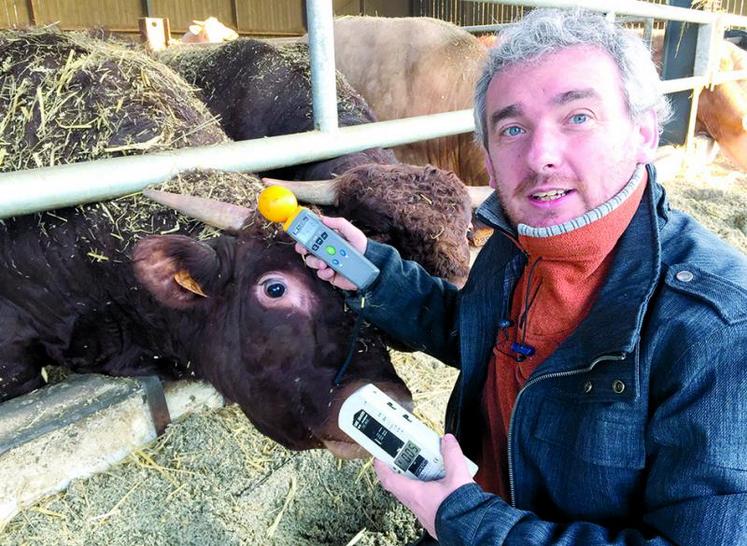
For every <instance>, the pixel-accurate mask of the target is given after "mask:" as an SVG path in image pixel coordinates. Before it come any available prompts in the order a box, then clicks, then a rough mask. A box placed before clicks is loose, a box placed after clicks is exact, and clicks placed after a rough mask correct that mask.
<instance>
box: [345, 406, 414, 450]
mask: <svg viewBox="0 0 747 546" xmlns="http://www.w3.org/2000/svg"><path fill="white" fill-rule="evenodd" d="M353 426H354V427H355V428H357V429H358V430H360V431H362V432H363V434H365V435H366V436H368V437H369V438H370V439H371V440H372V441H373V442H374V443H376V444H377V445H378V446H381V448H382V449H383V450H384V451H386V452H387V453H388V454H389V455H391V456H392V457H396V456H397V452H398V451H399V450H400V448H401V447H402V446H403V445H404V443H405V442H403V441H402V440H401V439H400V438H399V437H398V436H397V435H396V434H393V433H392V432H391V431H390V430H389V429H388V428H386V427H385V426H384V425H382V424H381V423H379V422H378V421H377V420H376V419H374V418H373V417H371V416H370V415H369V414H368V413H367V412H366V410H360V411H359V412H358V413H356V414H355V417H354V418H353Z"/></svg>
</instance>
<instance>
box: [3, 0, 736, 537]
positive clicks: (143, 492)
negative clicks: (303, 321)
mask: <svg viewBox="0 0 747 546" xmlns="http://www.w3.org/2000/svg"><path fill="white" fill-rule="evenodd" d="M318 3H323V2H314V1H311V0H308V1H306V2H304V1H301V0H231V1H228V0H202V1H200V2H197V3H195V2H188V1H186V0H185V1H179V0H176V1H173V2H159V1H156V0H148V1H145V2H143V1H141V0H132V1H126V2H117V3H114V4H116V5H111V6H109V5H106V6H102V5H101V4H100V3H98V2H93V1H92V2H88V1H83V2H75V3H71V2H63V1H58V2H41V1H39V0H4V2H3V3H2V4H0V28H4V29H17V28H26V27H29V26H32V27H38V26H46V25H52V24H54V25H56V26H57V27H58V28H59V29H60V30H62V31H63V32H73V31H88V30H90V29H92V28H95V29H98V31H99V32H104V33H113V34H115V35H117V36H118V37H121V38H122V39H124V40H127V41H130V42H131V43H132V44H133V47H143V48H144V47H146V45H145V44H150V45H149V46H148V47H150V48H151V49H158V48H160V47H165V48H167V47H182V46H181V45H169V42H177V41H181V40H182V37H183V36H184V35H185V34H187V33H190V32H192V33H193V34H195V33H196V32H199V31H200V29H199V28H197V27H195V21H196V22H198V23H199V22H204V21H206V20H207V19H208V18H209V17H215V18H217V19H218V20H220V21H221V22H222V23H223V24H224V25H225V27H227V28H228V29H230V30H232V31H234V32H235V33H236V34H237V36H239V37H254V38H260V39H263V40H265V39H266V40H271V41H273V42H274V43H285V42H295V41H298V40H300V39H302V37H303V36H304V34H306V32H307V31H308V30H309V22H310V21H309V13H310V12H309V11H308V10H309V9H310V7H309V6H311V5H313V4H318ZM324 3H326V4H329V6H327V7H331V8H332V10H331V12H333V13H334V15H335V16H345V15H368V16H378V17H432V18H437V19H441V20H444V21H448V22H450V23H452V24H454V25H457V26H461V27H465V28H466V29H468V30H469V31H470V32H472V33H474V34H476V35H482V34H487V35H489V34H491V33H493V32H495V31H496V28H497V26H496V25H500V24H502V23H505V22H508V21H510V20H512V19H514V18H516V17H520V16H521V15H522V14H523V10H524V9H530V8H527V7H522V6H517V5H502V4H498V3H492V2H467V1H465V2H460V1H446V0H412V1H408V2H404V1H398V0H334V1H330V2H324ZM652 3H654V4H657V5H664V4H666V3H667V2H666V1H665V0H656V1H655V2H652ZM681 4H682V3H679V4H677V5H681ZM685 4H687V6H686V7H689V4H690V3H689V2H685ZM706 4H708V5H706V6H705V9H706V10H712V11H713V12H714V13H716V12H718V13H722V12H723V13H729V14H733V15H735V16H747V5H746V4H747V2H745V1H744V0H728V1H727V0H724V1H722V2H715V3H713V4H711V3H706ZM670 5H675V3H674V2H670ZM693 7H696V6H693ZM700 7H701V9H702V8H703V6H702V5H701V6H700ZM665 21H666V20H665V19H664V18H657V19H651V18H649V19H647V20H645V21H644V20H642V19H641V18H634V19H633V20H631V22H630V24H631V26H635V27H636V28H638V29H640V31H641V32H643V33H644V35H646V36H648V37H649V38H650V39H653V37H654V36H655V35H657V33H658V34H659V35H660V36H662V38H663V31H664V29H665V28H668V29H669V27H668V26H666V25H665ZM197 26H198V27H199V25H197ZM680 26H681V27H682V28H681V29H679V30H676V29H674V25H672V30H668V32H669V33H670V34H669V36H670V37H671V38H663V39H664V40H665V41H667V40H668V39H670V40H671V43H672V45H671V46H670V47H669V49H665V56H666V54H667V53H668V54H669V55H670V57H671V60H669V61H668V62H667V64H665V67H664V70H665V74H669V77H670V78H677V77H690V75H692V73H693V62H695V57H696V51H695V49H693V51H691V52H690V57H691V58H690V60H689V61H682V60H681V59H679V58H677V59H675V57H677V54H678V53H677V52H678V51H681V50H680V49H679V46H678V45H675V44H679V43H680V42H681V40H682V36H683V35H684V34H685V32H686V31H688V29H687V28H685V27H686V25H680ZM190 27H193V28H190ZM734 28H740V27H738V26H735V27H734ZM741 28H744V27H741ZM695 34H696V35H697V32H696V33H695ZM221 39H222V38H221ZM196 47H200V46H196ZM693 47H694V46H693ZM682 51H684V50H682ZM683 55H684V53H683ZM662 62H663V63H664V62H665V61H664V60H663V61H662ZM688 62H689V66H688V67H687V68H686V69H685V70H684V72H683V67H682V63H688ZM687 70H689V71H690V72H689V74H688V73H687ZM7 72H8V68H7V67H2V68H1V69H0V78H3V77H5V76H6V75H7ZM741 86H742V89H743V93H744V96H745V100H747V80H742V81H741ZM0 87H2V82H0ZM675 94H676V95H677V96H678V99H677V100H678V101H680V102H681V104H680V105H679V106H678V107H677V117H676V119H675V120H674V122H673V125H672V126H671V127H670V128H669V132H668V133H667V135H666V138H667V142H668V147H667V148H666V149H662V153H661V158H662V163H661V165H662V170H665V171H666V172H667V174H666V176H665V180H664V185H665V187H666V189H667V192H668V195H669V198H670V200H671V202H672V204H673V206H675V207H676V208H679V209H682V210H684V211H686V212H688V213H690V214H692V215H693V216H694V217H695V218H696V219H697V220H698V221H699V222H701V223H702V224H704V225H705V226H706V227H708V228H709V229H711V230H712V231H714V232H715V233H717V234H718V235H719V236H720V237H722V238H724V239H725V240H727V241H728V242H729V243H730V244H732V245H734V246H735V247H737V248H739V249H740V250H742V251H743V252H745V253H747V167H745V162H747V157H739V156H737V157H735V156H734V155H728V154H725V153H723V152H720V151H719V148H718V146H717V145H716V147H715V148H714V146H713V143H712V140H710V139H707V137H704V136H699V137H698V138H696V135H695V130H696V127H695V117H694V116H691V108H694V107H692V101H691V100H690V97H689V95H690V94H691V92H690V91H689V90H687V91H685V90H682V89H679V90H677V91H676V92H675ZM683 101H684V102H683ZM17 115H19V116H23V115H26V113H24V112H23V111H21V110H19V111H18V112H17ZM466 117H469V116H466ZM3 119H4V114H2V113H1V112H0V123H3V121H2V120H3ZM746 119H747V118H746ZM745 130H747V127H745ZM49 136H50V139H51V140H50V142H55V140H54V139H55V137H54V135H49ZM15 138H16V140H18V141H20V140H22V138H21V137H20V136H17V137H15ZM6 139H7V137H6ZM194 144H195V145H197V144H199V142H195V143H194ZM377 145H378V144H377ZM10 148H11V146H10V145H9V143H8V142H6V141H3V140H0V177H2V176H3V175H5V174H12V173H14V172H15V171H19V170H21V169H32V168H35V167H41V166H49V165H47V164H44V163H43V162H42V163H39V161H38V157H35V156H34V154H33V153H31V152H30V151H29V150H17V151H15V152H14V153H10ZM150 148H152V149H150ZM150 151H159V148H158V143H157V142H154V143H152V146H150V147H149V149H140V150H137V154H138V155H140V154H141V153H143V152H150ZM290 153H291V151H289V152H288V154H290ZM142 157H145V156H142ZM86 159H89V158H87V157H84V156H80V157H76V158H75V161H85V160H86ZM254 182H256V180H255V181H254ZM2 183H3V180H2V178H0V187H2ZM201 183H202V182H201ZM206 183H208V184H209V180H208V181H207V182H206ZM169 184H170V186H169V188H170V189H172V191H182V192H185V193H189V192H192V193H195V192H196V193H201V192H202V193H211V190H209V189H202V190H200V191H196V190H194V186H193V184H194V182H193V181H189V180H187V181H184V180H181V179H179V177H177V178H173V179H172V180H171V182H169ZM185 184H186V185H187V186H189V187H188V188H187V189H186V190H185V187H184V185H185ZM242 187H244V186H242ZM121 193H127V194H128V196H126V197H123V198H122V197H117V198H115V201H114V202H115V203H119V205H121V206H122V207H123V210H124V208H127V209H128V210H131V211H136V210H139V211H140V212H139V213H137V212H133V214H132V216H133V217H134V218H136V219H137V217H138V214H145V213H146V212H144V210H145V207H147V206H151V205H146V201H145V200H143V199H142V196H140V195H139V194H138V190H135V189H131V190H128V191H127V192H121ZM110 197H111V196H110ZM221 197H222V199H223V200H225V201H231V202H234V203H237V204H243V205H249V204H251V202H250V198H249V197H247V194H246V193H245V192H236V193H235V194H234V193H230V192H229V193H228V194H222V195H221ZM121 199H125V200H127V201H126V203H124V204H123V201H122V200H121ZM92 206H98V205H92ZM104 206H106V205H104ZM14 214H19V213H17V212H9V213H7V215H8V216H12V215H14ZM118 217H119V216H118ZM0 221H1V220H0ZM182 221H183V222H185V223H186V222H189V221H190V220H189V219H188V218H183V220H182ZM213 234H214V233H213V231H212V228H209V227H206V228H205V233H204V237H206V238H207V237H211V236H212V235H213ZM473 252H474V253H476V252H479V249H473ZM390 354H391V357H392V361H393V363H394V365H395V368H396V370H397V373H398V375H399V376H400V377H401V378H402V379H403V380H404V382H405V383H406V384H407V386H408V387H409V389H410V390H411V391H412V393H413V400H414V403H415V410H414V413H415V414H416V415H417V416H418V417H419V418H420V419H422V420H423V421H424V422H425V423H426V424H428V425H429V426H431V427H432V428H433V429H435V430H437V431H439V432H442V431H443V416H444V413H445V409H446V404H447V401H448V397H449V394H450V392H451V388H452V386H453V384H454V382H455V380H456V377H457V372H456V371H455V370H453V369H451V368H449V367H447V366H445V365H444V364H442V363H440V362H438V361H437V360H435V359H433V358H432V357H430V356H428V355H425V354H422V353H405V352H399V351H397V350H395V349H390ZM45 373H46V375H47V377H48V380H49V383H50V385H55V384H58V383H59V382H65V381H69V376H68V374H67V373H66V372H65V371H64V370H61V369H60V368H59V367H55V366H50V367H49V368H48V369H47V370H46V371H45ZM112 381H113V384H116V383H117V381H119V380H112ZM125 381H127V380H125ZM128 385H129V383H128ZM107 388H109V387H107ZM117 388H119V387H117ZM143 388H144V387H142V386H141V385H140V384H137V385H135V386H133V387H132V388H130V387H127V388H126V389H125V391H126V393H127V394H124V395H121V396H124V397H134V398H137V399H138V400H140V402H141V406H142V400H143V399H144V398H143V396H146V395H143V391H142V390H141V389H143ZM125 391H122V392H125ZM117 392H120V391H117ZM185 392H186V395H185V396H186V397H187V398H188V399H189V401H190V402H191V403H188V402H185V403H184V405H185V408H186V409H184V410H182V411H176V410H174V411H172V412H171V413H172V416H176V415H179V417H178V418H176V417H175V418H174V420H173V422H171V423H169V424H168V425H167V426H165V424H164V426H165V430H163V431H162V433H161V434H160V435H158V436H157V437H156V430H158V428H159V427H158V426H157V424H155V423H153V422H152V420H153V419H152V414H151V413H149V411H143V410H142V407H139V409H138V412H140V413H139V414H138V415H140V414H142V415H143V416H144V417H142V418H143V419H145V421H143V422H142V423H140V424H139V425H137V427H142V428H144V429H147V431H146V432H144V433H143V434H142V435H141V436H139V437H138V438H139V440H138V442H139V444H138V443H137V442H136V444H137V445H130V446H129V447H128V448H127V449H126V450H125V451H122V449H123V448H119V447H118V448H117V449H111V446H107V445H98V446H96V445H94V448H96V449H100V450H101V454H102V455H101V458H102V459H103V458H107V457H110V458H111V459H112V461H111V462H107V464H106V465H105V466H103V467H97V469H96V472H95V473H91V472H89V473H86V472H80V473H79V474H76V475H75V476H73V477H72V478H60V477H59V476H56V477H55V478H54V479H50V480H47V482H46V483H44V484H43V485H39V484H38V483H35V482H37V481H39V480H38V479H37V478H36V477H34V478H31V477H27V478H24V480H23V481H22V482H21V483H20V484H17V485H14V486H13V487H14V488H15V489H11V488H7V487H6V489H4V490H3V489H2V487H3V486H2V485H1V482H3V480H2V479H0V492H1V493H2V494H1V495H0V497H3V498H0V507H2V509H0V542H2V543H4V544H5V543H7V544H19V545H20V544H28V545H47V544H61V545H63V544H64V545H68V544H69V545H78V544H80V545H83V544H85V545H89V544H111V545H119V544H122V545H129V544H200V545H203V544H237V545H238V544H278V545H285V544H293V545H296V544H298V545H318V544H329V545H338V544H339V545H346V546H353V545H354V544H359V545H368V546H374V545H376V546H383V545H396V544H406V543H408V542H409V541H412V540H414V539H415V538H416V537H417V536H418V533H419V527H418V525H417V522H416V520H415V519H414V517H413V516H412V515H411V514H410V513H409V512H408V511H407V510H406V509H404V508H403V507H402V506H401V505H399V503H398V502H397V501H396V500H395V499H394V498H392V497H391V496H390V495H388V494H387V493H386V492H384V491H383V490H382V489H381V488H380V486H379V485H378V484H377V481H376V477H375V474H374V472H373V468H372V464H371V460H370V459H364V460H354V461H343V460H340V459H336V458H334V457H333V456H332V455H331V454H330V453H329V452H327V451H324V450H311V451H301V452H296V451H292V450H289V449H286V448H284V447H282V446H281V445H280V444H278V443H276V442H274V441H272V440H270V439H269V438H267V437H266V436H264V435H262V434H261V433H260V432H258V431H257V430H256V428H254V426H252V424H251V423H250V422H249V421H248V420H247V418H246V417H245V416H244V414H243V413H242V412H241V411H240V410H239V409H238V408H237V407H236V406H235V405H227V406H224V405H223V401H222V399H220V397H217V396H216V393H215V391H212V390H210V389H208V390H207V391H200V392H196V391H191V390H187V391H185ZM146 397H147V396H146ZM11 402H12V401H11ZM7 403H8V402H6V404H7ZM79 403H80V404H83V405H85V403H86V400H85V396H84V397H82V398H81V399H80V400H78V399H76V400H75V401H74V403H73V405H74V406H75V408H76V409H75V410H74V411H79V410H78V409H77V408H78V407H79V406H78V405H77V404H79ZM41 404H42V406H43V404H44V402H41ZM146 405H147V404H146ZM37 411H38V413H39V415H43V416H44V419H47V420H48V422H49V423H51V425H50V427H49V429H48V430H47V429H45V430H43V431H42V432H40V433H39V435H37V436H36V437H35V438H34V441H39V439H40V438H41V439H42V440H43V441H44V442H46V443H45V444H43V445H42V447H41V448H39V451H38V453H41V455H39V454H37V455H33V456H32V455H27V454H25V455H24V456H23V457H21V458H20V459H19V457H18V456H17V452H16V454H15V455H14V453H13V452H14V450H18V449H19V447H23V441H21V440H19V438H22V437H23V436H22V435H21V434H20V429H19V428H18V427H17V426H15V425H13V423H9V424H6V423H8V421H7V420H6V421H3V419H4V410H3V405H0V476H4V475H5V476H11V475H13V474H20V472H19V468H26V467H28V468H32V469H33V475H34V476H43V475H44V473H45V472H49V470H48V468H50V467H54V466H55V465H56V464H58V463H57V461H55V460H40V457H44V456H45V453H55V454H59V455H57V456H59V457H60V458H61V459H65V460H67V459H75V458H76V457H78V456H79V455H78V451H76V450H78V449H80V448H79V446H81V445H83V444H84V442H82V440H81V436H85V435H87V434H88V433H89V432H87V431H90V430H91V429H89V428H88V427H93V428H102V427H103V428H106V427H107V426H108V425H107V424H106V421H105V420H104V421H97V422H94V421H88V422H86V423H84V424H83V426H82V427H81V428H69V427H68V428H66V427H67V425H69V424H70V423H69V419H71V418H70V417H69V416H67V414H66V416H65V417H64V419H62V418H60V419H56V417H59V415H58V416H55V415H54V414H51V415H45V410H42V409H39V410H37ZM59 411H62V410H61V409H60V410H59ZM123 415H124V414H116V413H112V414H111V415H110V416H109V417H108V418H109V419H112V420H118V419H129V418H130V417H126V416H125V417H123ZM90 417H91V416H90V415H88V414H86V415H85V416H83V417H81V418H80V420H81V421H85V419H88V418H90ZM139 418H140V417H139ZM38 419H41V417H38ZM66 419H67V421H65V420H66ZM133 423H134V421H133ZM14 427H15V428H14ZM137 427H136V426H135V425H133V426H132V427H130V429H131V430H130V431H129V432H127V431H125V432H124V433H123V434H128V433H132V434H133V436H134V435H135V432H134V430H135V428H137ZM14 438H15V440H14ZM100 442H107V440H100ZM34 449H36V447H35V448H34ZM115 452H116V453H115ZM110 453H115V454H114V455H110ZM32 457H34V460H31V458H32ZM94 458H95V457H94ZM59 464H60V465H63V461H62V460H61V461H60V462H59ZM91 468H93V465H91ZM41 481H44V480H43V479H42V480H41ZM5 483H6V484H9V483H10V481H6V482H5ZM34 487H37V488H38V490H39V491H41V493H39V494H38V495H36V496H34V497H33V498H32V497H28V496H24V494H23V491H26V490H29V489H33V488H34ZM3 510H4V511H3Z"/></svg>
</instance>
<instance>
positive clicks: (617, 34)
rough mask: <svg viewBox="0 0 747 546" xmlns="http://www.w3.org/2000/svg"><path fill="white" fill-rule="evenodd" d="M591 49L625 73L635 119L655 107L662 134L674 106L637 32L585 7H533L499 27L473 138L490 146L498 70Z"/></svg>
mask: <svg viewBox="0 0 747 546" xmlns="http://www.w3.org/2000/svg"><path fill="white" fill-rule="evenodd" d="M576 45H588V46H593V47H598V48H599V49H602V50H604V51H606V52H607V53H609V55H610V56H611V57H612V59H613V60H614V61H615V63H616V64H617V66H618V67H619V69H620V73H621V74H622V83H623V91H624V93H625V99H626V102H627V106H628V111H629V112H630V115H631V118H632V119H634V120H635V119H636V118H637V117H638V116H639V115H640V114H642V113H643V112H646V111H648V110H651V109H653V110H654V111H655V112H656V114H657V118H658V124H659V133H661V131H662V128H663V126H664V124H665V123H666V122H667V120H669V118H670V116H671V106H670V104H669V101H668V100H667V98H666V97H665V96H664V95H663V94H662V93H661V92H660V90H659V86H658V83H659V75H658V74H657V72H656V66H655V65H654V62H653V61H652V59H651V52H650V51H649V49H648V48H647V47H646V45H645V44H644V43H643V41H642V40H641V39H640V38H639V37H638V36H636V35H635V34H634V33H632V32H630V31H628V30H626V29H624V28H622V27H621V26H619V25H617V24H615V23H613V22H611V21H608V20H607V19H605V18H604V17H603V16H601V15H599V14H597V13H594V12H591V11H588V10H582V9H573V10H563V9H550V8H548V9H535V10H533V11H531V12H530V13H529V14H528V15H527V16H526V17H524V18H523V19H521V20H520V21H517V22H516V23H513V24H511V25H508V26H506V27H505V28H503V29H501V32H500V35H499V38H498V44H497V45H496V46H494V47H493V48H491V50H490V52H489V54H488V59H487V61H486V63H485V66H484V68H483V72H482V76H481V77H480V79H479V80H478V81H477V86H476V89H475V109H474V115H475V135H476V137H477V139H478V140H479V141H480V142H481V143H482V145H483V146H485V147H486V148H487V142H488V141H487V138H488V135H487V126H486V108H487V106H486V95H487V92H488V86H489V85H490V81H491V80H492V79H493V77H494V76H495V75H496V73H497V72H500V71H501V70H505V69H506V68H508V67H510V66H512V65H515V64H516V63H520V62H526V61H531V60H534V59H537V58H539V57H541V56H543V55H546V54H548V53H554V52H556V51H559V50H561V49H564V48H566V47H571V46H576Z"/></svg>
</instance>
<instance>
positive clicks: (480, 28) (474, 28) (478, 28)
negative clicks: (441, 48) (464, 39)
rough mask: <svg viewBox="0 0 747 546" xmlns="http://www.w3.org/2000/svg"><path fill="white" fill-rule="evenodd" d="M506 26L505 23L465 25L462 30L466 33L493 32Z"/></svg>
mask: <svg viewBox="0 0 747 546" xmlns="http://www.w3.org/2000/svg"><path fill="white" fill-rule="evenodd" d="M505 26H506V23H496V24H495V25H467V26H464V27H462V30H466V31H467V32H495V31H498V30H501V29H502V28H503V27H505Z"/></svg>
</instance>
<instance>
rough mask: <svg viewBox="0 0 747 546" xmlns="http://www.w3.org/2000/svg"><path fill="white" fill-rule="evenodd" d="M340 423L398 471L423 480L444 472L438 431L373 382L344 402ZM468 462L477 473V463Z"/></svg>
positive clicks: (438, 476) (341, 426) (361, 443)
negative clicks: (426, 424) (421, 420)
mask: <svg viewBox="0 0 747 546" xmlns="http://www.w3.org/2000/svg"><path fill="white" fill-rule="evenodd" d="M338 424H339V426H340V429H341V430H342V431H343V432H345V433H346V434H347V435H348V436H350V437H351V438H352V439H353V440H355V441H356V442H357V443H358V444H360V445H361V446H362V447H363V448H365V449H366V451H368V452H369V453H370V454H371V455H373V456H374V457H376V458H377V459H381V460H382V461H384V462H385V463H387V464H388V465H389V466H390V467H391V468H392V470H394V471H395V472H398V473H400V474H405V475H408V476H410V477H411V478H417V479H419V480H423V481H429V480H437V479H440V478H443V477H444V475H445V469H444V466H443V459H442V457H441V446H440V438H439V436H438V434H436V432H435V431H433V430H431V429H430V428H428V427H426V426H425V425H424V424H423V423H421V422H420V421H419V420H418V419H417V418H416V417H415V416H414V415H413V414H412V413H410V412H409V411H407V410H406V409H405V408H403V407H402V406H400V405H399V404H397V402H395V401H394V400H392V399H391V398H390V397H389V396H387V395H386V394H384V393H383V392H382V391H381V390H379V389H378V388H377V387H376V386H374V385H371V384H369V385H365V386H363V387H361V388H360V389H358V390H357V391H355V392H354V393H353V394H352V395H350V397H348V399H347V400H345V402H343V404H342V407H341V408H340V415H339V417H338ZM466 461H467V467H468V468H469V471H470V473H471V475H472V476H474V475H475V473H476V472H477V465H475V463H473V462H472V461H470V460H469V459H466Z"/></svg>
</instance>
